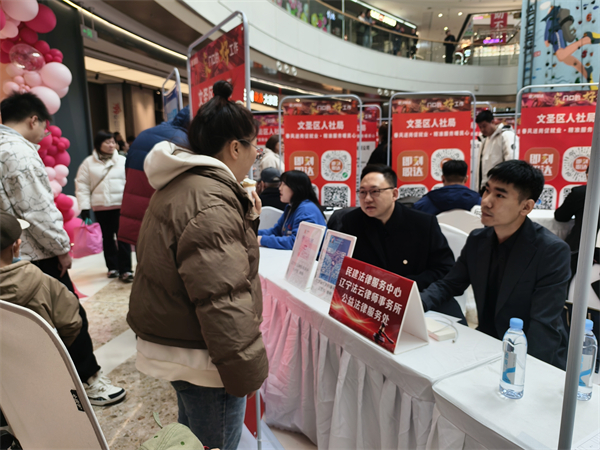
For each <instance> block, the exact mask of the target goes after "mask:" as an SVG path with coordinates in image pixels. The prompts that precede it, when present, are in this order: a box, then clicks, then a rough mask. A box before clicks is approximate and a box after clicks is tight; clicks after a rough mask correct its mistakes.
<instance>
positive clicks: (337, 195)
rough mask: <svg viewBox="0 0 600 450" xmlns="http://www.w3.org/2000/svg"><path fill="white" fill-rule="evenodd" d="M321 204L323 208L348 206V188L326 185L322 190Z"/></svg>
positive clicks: (341, 185)
mask: <svg viewBox="0 0 600 450" xmlns="http://www.w3.org/2000/svg"><path fill="white" fill-rule="evenodd" d="M322 192H323V195H322V196H321V198H322V201H321V204H322V205H323V206H332V207H341V208H345V207H347V206H350V188H349V187H348V186H346V185H345V184H326V185H325V186H323V189H322Z"/></svg>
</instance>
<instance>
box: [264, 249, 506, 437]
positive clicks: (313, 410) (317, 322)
mask: <svg viewBox="0 0 600 450" xmlns="http://www.w3.org/2000/svg"><path fill="white" fill-rule="evenodd" d="M290 256H291V252H290V251H283V250H273V249H265V248H261V262H260V269H259V271H260V275H261V280H262V286H263V304H264V311H263V317H264V322H263V327H262V329H263V339H264V342H265V346H266V348H267V355H268V357H269V377H268V379H267V380H266V382H265V384H264V385H263V388H262V395H263V396H264V400H265V403H266V412H265V420H266V422H267V423H268V424H269V425H273V426H276V427H279V428H283V429H287V430H292V431H298V432H301V433H303V434H305V435H306V436H308V438H309V439H311V440H312V441H313V442H314V443H315V444H316V445H317V446H318V447H319V449H328V448H340V449H358V448H372V449H379V448H386V449H391V448H394V449H396V448H398V449H401V448H402V449H408V448H410V449H415V448H416V449H424V448H425V446H426V443H427V438H428V436H429V433H430V431H431V423H432V418H433V411H434V401H435V399H434V395H433V389H432V387H433V384H434V383H435V382H437V381H439V380H442V379H444V378H446V377H449V376H452V375H455V374H458V373H462V372H464V371H467V370H470V369H473V368H475V367H478V366H480V365H483V364H487V363H489V362H490V361H493V360H496V359H499V357H500V353H501V343H500V341H498V340H496V339H493V338H491V337H489V336H487V335H484V334H482V333H479V332H478V331H475V330H472V329H470V328H467V327H463V326H461V325H457V327H458V328H459V331H460V335H459V338H458V340H457V342H456V343H455V344H453V343H452V342H451V341H444V342H436V341H430V343H429V345H426V346H425V347H421V348H418V349H416V350H412V351H409V352H406V353H402V354H399V355H393V354H392V353H389V352H387V351H385V350H383V349H381V348H380V347H378V346H376V345H375V344H374V343H372V342H371V341H369V340H367V339H366V338H364V337H363V336H360V335H359V334H357V333H355V332H354V331H352V330H351V329H349V328H347V327H346V326H344V325H342V324H340V323H339V322H337V321H335V320H334V319H332V318H331V317H330V316H329V315H328V311H329V304H328V303H327V302H324V301H323V300H320V299H318V298H316V297H314V296H312V295H310V294H309V293H307V292H304V291H301V290H299V289H297V288H295V287H293V286H292V285H290V284H289V283H287V282H286V281H285V280H284V279H283V277H284V274H285V271H286V268H287V264H288V261H289V258H290Z"/></svg>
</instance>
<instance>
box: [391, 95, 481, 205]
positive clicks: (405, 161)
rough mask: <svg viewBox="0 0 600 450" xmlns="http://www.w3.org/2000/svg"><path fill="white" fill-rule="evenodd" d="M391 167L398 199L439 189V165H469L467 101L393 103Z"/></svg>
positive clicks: (469, 112)
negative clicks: (459, 162)
mask: <svg viewBox="0 0 600 450" xmlns="http://www.w3.org/2000/svg"><path fill="white" fill-rule="evenodd" d="M393 107H394V114H393V116H392V130H393V133H392V168H393V169H394V170H395V171H396V173H397V175H398V185H399V188H400V197H401V198H402V197H413V196H414V197H420V196H423V195H425V194H426V193H427V192H429V191H430V190H432V189H433V188H434V187H436V186H441V182H442V165H443V164H444V163H445V162H446V161H448V160H450V159H461V160H464V161H466V162H467V164H470V162H471V161H470V160H471V145H472V129H473V118H472V112H471V99H470V98H469V97H465V98H462V97H461V98H458V99H457V98H450V99H448V98H446V99H443V98H433V99H402V100H398V101H394V106H393Z"/></svg>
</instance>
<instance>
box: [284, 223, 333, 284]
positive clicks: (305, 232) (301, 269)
mask: <svg viewBox="0 0 600 450" xmlns="http://www.w3.org/2000/svg"><path fill="white" fill-rule="evenodd" d="M324 234H325V227H324V226H323V225H316V224H314V223H309V222H302V223H301V224H300V226H299V227H298V233H297V234H296V241H295V242H294V248H293V249H292V258H291V259H290V264H289V265H288V268H287V272H286V274H285V279H286V280H287V281H288V282H290V283H291V284H293V285H294V286H296V287H297V288H299V289H302V290H304V289H306V287H307V286H308V281H309V280H310V275H311V273H312V269H313V266H314V264H315V260H316V259H317V254H318V253H319V248H320V247H321V241H322V240H323V235H324Z"/></svg>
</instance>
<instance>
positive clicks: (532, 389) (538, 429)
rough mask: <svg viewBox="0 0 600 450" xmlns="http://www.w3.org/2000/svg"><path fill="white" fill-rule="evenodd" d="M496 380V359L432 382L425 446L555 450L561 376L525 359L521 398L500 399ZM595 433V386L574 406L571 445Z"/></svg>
mask: <svg viewBox="0 0 600 450" xmlns="http://www.w3.org/2000/svg"><path fill="white" fill-rule="evenodd" d="M499 379H500V361H499V360H498V361H495V362H493V363H491V364H487V365H485V366H480V367H477V368H475V369H473V370H471V371H468V372H464V373H461V374H458V375H454V376H452V377H448V378H446V379H444V380H441V381H440V382H438V383H436V384H435V386H434V387H433V390H434V395H435V402H436V411H435V414H434V416H435V417H434V425H433V428H432V433H431V435H430V438H429V441H428V443H427V448H428V449H432V450H433V449H438V448H452V449H467V448H468V449H470V450H471V449H473V450H476V449H477V450H480V449H489V450H492V449H521V448H523V449H535V450H537V449H546V448H548V449H550V448H554V449H555V448H556V447H557V445H558V435H559V430H560V418H561V410H562V401H563V394H564V384H565V372H563V371H562V370H559V369H557V368H555V367H553V366H550V365H548V364H546V363H544V362H542V361H539V360H537V359H536V358H533V357H530V356H528V357H527V364H526V371H525V392H524V395H523V398H521V399H520V400H508V399H505V398H502V397H501V396H500V395H499V394H498V382H499ZM599 430H600V388H599V386H597V385H594V388H593V393H592V399H591V400H590V401H587V402H582V401H578V402H577V410H576V416H575V430H574V435H573V444H574V445H575V444H577V443H578V442H579V441H581V440H582V439H584V438H586V437H587V436H589V435H590V433H593V432H594V431H595V432H598V431H599ZM573 448H575V447H574V446H573Z"/></svg>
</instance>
